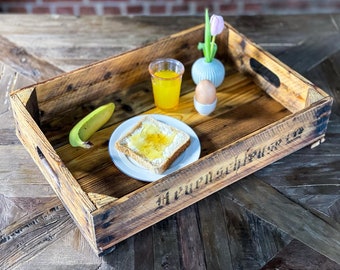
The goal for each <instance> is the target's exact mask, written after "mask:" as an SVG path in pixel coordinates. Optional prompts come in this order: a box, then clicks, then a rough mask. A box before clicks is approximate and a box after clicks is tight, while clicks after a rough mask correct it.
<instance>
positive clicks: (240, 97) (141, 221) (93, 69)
mask: <svg viewBox="0 0 340 270" xmlns="http://www.w3.org/2000/svg"><path fill="white" fill-rule="evenodd" d="M203 36H204V25H199V26H197V27H194V28H191V29H188V30H186V31H183V32H180V33H178V34H175V35H172V36H170V37H167V38H164V39H162V40H160V41H158V42H156V43H154V44H151V45H148V46H145V47H143V48H139V49H136V50H133V51H130V52H127V53H124V54H121V55H118V56H115V57H112V58H109V59H106V60H103V61H101V62H98V63H94V64H92V65H89V66H86V67H84V68H81V69H78V70H75V71H72V72H70V73H66V74H62V75H60V76H58V77H56V78H52V79H50V80H47V81H44V82H40V83H38V84H36V85H32V86H29V87H26V88H24V89H19V90H16V91H14V92H13V93H11V104H12V107H13V113H14V116H15V120H16V126H17V135H18V137H19V139H20V140H21V141H22V143H23V144H24V145H25V147H26V148H27V150H28V152H29V153H30V155H31V156H32V158H33V159H34V160H35V162H36V163H37V165H38V166H39V168H40V169H41V171H42V172H43V174H44V176H45V177H46V179H47V180H48V182H49V183H50V185H51V186H52V187H53V189H54V191H55V192H56V194H57V195H58V196H59V198H60V199H61V201H62V202H63V204H64V205H65V207H66V209H67V210H68V211H69V213H70V215H71V216H72V218H73V219H74V221H75V222H76V223H77V225H78V227H79V228H80V230H81V232H82V233H83V235H84V236H85V238H86V239H87V240H88V242H89V243H90V245H91V246H92V248H93V249H94V250H95V252H96V253H97V254H99V255H101V254H104V253H106V252H109V251H110V249H111V248H112V247H113V246H114V245H115V244H116V243H118V242H120V241H122V240H123V239H126V238H128V237H129V236H131V235H133V234H135V233H137V232H138V231H141V230H143V229H144V228H146V227H148V226H150V225H152V224H154V223H156V222H158V221H160V220H162V219H164V218H166V217H168V216H170V215H172V214H174V213H175V212H177V211H179V210H181V209H183V208H185V207H187V206H189V205H191V204H193V203H195V202H197V201H198V200H201V199H203V198H205V197H206V196H208V195H210V194H212V193H213V192H216V191H218V190H220V189H222V188H224V187H226V186H228V185H230V184H232V183H233V182H235V181H238V180H240V179H242V178H243V177H245V176H247V175H249V174H251V173H253V172H255V171H257V170H259V169H260V168H263V167H264V166H266V165H268V164H270V163H272V162H274V161H276V160H278V159H280V158H282V157H284V156H286V155H289V154H290V153H292V152H294V151H296V150H298V149H300V148H302V147H304V146H306V145H315V144H318V143H319V142H320V141H322V140H323V138H324V135H325V131H326V127H327V123H328V119H329V115H330V111H331V104H332V99H331V97H329V96H328V95H327V94H326V93H325V92H323V91H322V90H321V89H319V88H318V87H316V86H315V85H314V84H312V83H311V82H309V81H308V80H306V79H305V78H303V77H302V76H300V75H299V74H297V73H296V72H295V71H293V70H292V69H290V68H289V67H287V66H286V65H284V64H283V63H281V62H280V61H279V60H277V59H276V58H275V57H273V56H272V55H270V54H269V53H267V52H265V51H264V50H263V49H261V48H260V47H258V46H257V45H255V44H253V43H252V42H251V41H250V40H248V39H247V38H246V37H244V36H243V35H241V34H240V33H238V32H237V31H236V30H235V29H234V28H233V27H232V26H230V25H229V24H227V23H226V30H225V31H224V32H223V33H222V34H221V35H219V36H218V37H217V44H218V48H219V49H218V55H217V56H216V57H217V58H218V59H220V60H221V61H222V62H223V63H224V64H225V66H226V69H227V76H226V78H225V81H224V83H223V85H222V86H220V87H219V88H218V94H217V95H218V105H217V109H216V110H215V112H214V113H213V114H212V115H211V116H209V117H204V116H200V115H199V114H198V113H196V111H195V109H194V107H193V90H194V88H195V85H194V83H193V82H192V80H191V77H190V69H191V64H192V63H193V62H194V61H195V60H196V59H197V58H199V57H201V52H200V51H198V50H197V44H198V42H202V40H203ZM158 57H171V58H176V59H178V60H180V61H181V62H182V63H184V65H185V67H186V72H185V75H184V78H183V85H182V96H181V100H180V106H179V108H178V110H176V112H173V113H166V114H167V115H171V116H172V117H175V118H177V119H180V120H181V121H183V122H185V123H187V124H188V125H190V126H191V127H192V128H193V129H194V131H195V132H196V133H197V134H198V136H199V138H200V142H201V146H202V153H201V157H200V159H199V160H198V161H196V162H194V163H192V164H190V165H189V166H187V167H184V168H182V169H180V170H178V171H176V172H174V173H172V174H170V175H168V176H166V177H164V178H162V179H160V180H158V181H156V182H152V183H147V182H141V181H138V180H135V179H132V178H130V177H128V176H126V175H125V174H123V173H121V172H120V171H119V170H118V169H117V168H116V167H115V166H114V164H113V162H112V161H111V159H110V156H109V153H108V140H109V138H110V135H111V133H112V132H113V130H114V129H115V128H116V127H117V125H119V124H120V123H121V122H122V121H124V120H126V119H129V118H131V117H133V116H135V115H139V114H143V113H163V114H164V112H162V111H159V110H158V109H156V108H154V105H153V97H152V92H151V83H150V76H149V74H148V68H147V67H148V64H149V63H150V62H151V61H152V60H153V59H155V58H158ZM109 101H113V102H115V104H116V111H115V113H114V115H113V117H112V119H111V120H110V121H109V123H108V124H107V125H106V126H105V127H104V128H103V129H101V130H100V131H98V132H97V133H96V134H95V135H94V136H93V137H92V138H91V141H92V142H93V143H94V147H93V148H91V149H79V148H72V147H71V146H70V145H69V144H68V133H69V131H70V129H71V128H72V126H73V125H74V124H75V123H76V122H77V121H78V120H79V119H81V118H82V117H83V116H85V115H86V114H87V113H89V112H90V111H91V110H93V109H94V108H96V107H97V106H99V105H101V104H104V103H106V102H109ZM249 196H251V191H250V193H249Z"/></svg>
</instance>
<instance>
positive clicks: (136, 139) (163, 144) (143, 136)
mask: <svg viewBox="0 0 340 270" xmlns="http://www.w3.org/2000/svg"><path fill="white" fill-rule="evenodd" d="M174 137H175V133H174V132H171V133H170V134H165V133H164V132H162V131H161V130H160V129H159V128H158V127H157V126H155V125H152V124H150V123H143V124H142V127H141V129H140V130H138V132H134V133H133V134H132V135H131V136H130V139H129V143H128V144H129V147H130V148H132V149H135V151H137V152H139V154H141V155H143V156H145V157H146V158H147V159H149V160H155V159H158V158H162V157H163V153H164V151H165V149H166V148H167V147H168V146H169V145H170V144H171V143H172V141H173V139H174Z"/></svg>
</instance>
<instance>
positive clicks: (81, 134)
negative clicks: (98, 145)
mask: <svg viewBox="0 0 340 270" xmlns="http://www.w3.org/2000/svg"><path fill="white" fill-rule="evenodd" d="M114 110H115V104H114V103H112V102H110V103H108V104H105V105H102V106H100V107H98V108H97V109H95V110H94V111H92V112H91V113H89V114H88V115H86V116H85V117H84V118H83V119H81V120H80V121H79V122H78V123H77V124H76V125H75V126H74V127H73V128H72V129H71V131H70V134H69V142H70V144H71V145H72V146H74V147H83V148H91V147H92V145H93V144H92V143H91V142H90V141H89V139H90V137H91V136H92V135H93V134H94V133H95V132H96V131H97V130H98V129H100V128H101V127H102V126H103V125H104V124H105V123H106V122H107V121H109V119H110V118H111V116H112V114H113V112H114Z"/></svg>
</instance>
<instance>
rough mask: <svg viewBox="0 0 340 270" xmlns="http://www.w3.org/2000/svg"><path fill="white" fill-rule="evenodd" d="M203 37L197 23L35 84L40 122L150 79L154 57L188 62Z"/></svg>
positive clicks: (189, 62) (196, 51) (192, 58)
mask: <svg viewBox="0 0 340 270" xmlns="http://www.w3.org/2000/svg"><path fill="white" fill-rule="evenodd" d="M202 38H203V29H202V27H196V28H193V29H192V30H191V31H183V32H181V33H179V34H176V35H173V36H170V37H168V38H164V39H162V40H160V41H158V42H156V43H153V44H151V45H148V46H145V47H142V48H139V49H136V50H132V51H129V52H126V53H123V54H121V55H118V56H115V57H112V58H109V59H107V60H104V61H101V62H98V63H95V64H92V65H89V66H87V67H84V68H81V69H78V70H75V71H73V72H70V73H67V74H63V75H61V76H59V77H56V78H54V79H51V80H49V81H46V82H43V83H40V84H38V85H36V90H37V98H38V103H39V107H40V110H41V111H42V112H43V113H42V118H41V120H42V122H44V121H48V120H50V119H53V118H54V117H55V116H56V115H58V114H65V112H67V111H72V109H74V108H75V107H77V106H81V105H82V104H84V103H86V102H90V101H93V100H98V99H101V98H102V97H105V96H107V95H109V94H112V93H115V92H117V91H121V90H122V89H127V88H129V87H131V86H133V85H136V84H138V83H140V82H142V81H145V80H147V79H149V77H150V75H149V71H148V65H149V63H150V62H151V61H152V60H154V59H156V58H161V57H170V58H175V59H178V60H180V61H181V62H182V63H183V64H184V65H189V64H191V63H192V62H193V61H194V60H195V59H197V58H199V57H200V54H201V52H200V51H199V50H198V49H197V44H198V42H200V41H202ZM221 51H222V48H221ZM187 72H189V71H187ZM150 87H151V84H150Z"/></svg>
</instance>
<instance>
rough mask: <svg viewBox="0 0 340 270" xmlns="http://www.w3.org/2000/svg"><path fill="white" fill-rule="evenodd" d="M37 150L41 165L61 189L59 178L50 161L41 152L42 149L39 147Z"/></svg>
mask: <svg viewBox="0 0 340 270" xmlns="http://www.w3.org/2000/svg"><path fill="white" fill-rule="evenodd" d="M36 150H37V153H38V156H39V158H40V160H41V164H42V165H43V166H44V167H45V169H46V171H47V173H48V174H49V175H50V176H51V177H52V179H53V180H54V182H55V183H56V184H57V186H58V188H60V181H59V178H58V176H57V174H56V173H55V171H54V170H53V168H52V166H51V165H50V163H49V162H48V160H47V159H46V157H45V155H44V153H43V152H42V151H41V150H40V148H39V147H38V146H37V147H36Z"/></svg>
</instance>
